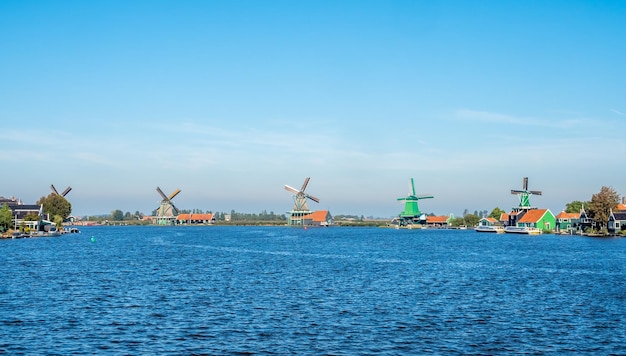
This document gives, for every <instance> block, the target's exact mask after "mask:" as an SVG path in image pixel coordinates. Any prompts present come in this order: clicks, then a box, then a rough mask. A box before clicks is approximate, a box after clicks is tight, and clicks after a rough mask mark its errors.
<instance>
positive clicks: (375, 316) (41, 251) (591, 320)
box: [0, 227, 626, 355]
mask: <svg viewBox="0 0 626 356" xmlns="http://www.w3.org/2000/svg"><path fill="white" fill-rule="evenodd" d="M92 236H93V237H94V238H95V242H92V241H91V238H92ZM625 262H626V239H593V238H582V237H571V236H554V235H544V236H519V235H514V236H511V235H492V234H480V233H476V232H473V231H446V230H419V231H418V230H393V229H381V228H336V227H334V228H320V229H308V230H304V229H296V228H289V227H85V228H83V229H82V232H81V234H75V235H65V236H61V237H57V238H35V239H20V240H0V265H1V268H2V277H1V282H0V353H3V352H6V353H9V354H20V353H21V354H40V353H46V354H70V353H97V354H107V353H108V354H167V353H175V354H237V353H244V354H265V353H275V354H294V353H297V354H345V355H355V354H389V355H395V354H416V353H425V352H428V351H433V352H436V353H459V354H499V353H531V354H545V353H555V354H557V353H558V354H561V353H568V352H570V353H593V354H606V355H608V354H622V355H623V354H626V346H625V345H626V343H625V342H624V340H626V316H625V315H626V285H625V281H626V278H625V277H626V270H625Z"/></svg>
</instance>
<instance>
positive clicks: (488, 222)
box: [478, 217, 502, 226]
mask: <svg viewBox="0 0 626 356" xmlns="http://www.w3.org/2000/svg"><path fill="white" fill-rule="evenodd" d="M478 226H502V224H501V223H500V221H499V220H496V219H494V218H492V217H486V218H482V219H480V220H479V221H478Z"/></svg>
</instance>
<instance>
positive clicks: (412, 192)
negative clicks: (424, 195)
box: [409, 178, 415, 195]
mask: <svg viewBox="0 0 626 356" xmlns="http://www.w3.org/2000/svg"><path fill="white" fill-rule="evenodd" d="M409 195H415V183H414V182H413V178H411V181H410V182H409Z"/></svg>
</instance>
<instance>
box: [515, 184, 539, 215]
mask: <svg viewBox="0 0 626 356" xmlns="http://www.w3.org/2000/svg"><path fill="white" fill-rule="evenodd" d="M511 194H514V195H517V196H518V197H519V206H518V207H517V208H514V210H516V211H522V210H530V209H534V208H533V207H532V206H531V205H530V199H529V197H530V196H531V195H541V191H538V190H528V177H524V180H523V181H522V190H516V189H511Z"/></svg>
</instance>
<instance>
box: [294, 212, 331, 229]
mask: <svg viewBox="0 0 626 356" xmlns="http://www.w3.org/2000/svg"><path fill="white" fill-rule="evenodd" d="M301 219H302V225H304V226H329V225H332V224H333V217H332V215H330V212H328V210H316V211H314V212H312V213H310V214H307V215H304V216H302V218H301Z"/></svg>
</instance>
